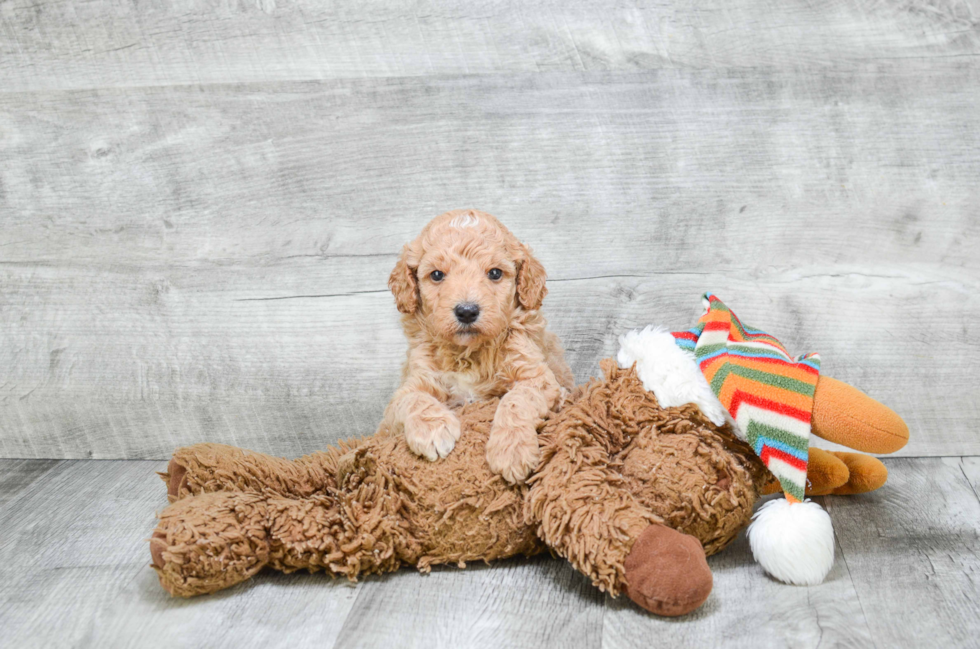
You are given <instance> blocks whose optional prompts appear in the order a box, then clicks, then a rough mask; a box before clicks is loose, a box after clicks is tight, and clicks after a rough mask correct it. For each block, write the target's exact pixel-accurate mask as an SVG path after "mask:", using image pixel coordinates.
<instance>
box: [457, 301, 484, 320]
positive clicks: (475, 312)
mask: <svg viewBox="0 0 980 649" xmlns="http://www.w3.org/2000/svg"><path fill="white" fill-rule="evenodd" d="M453 313H455V314H456V319H457V320H459V321H460V322H462V323H463V324H466V325H468V324H473V323H474V322H476V319H477V318H479V317H480V306H479V305H478V304H473V303H472V302H460V303H459V304H457V305H456V308H455V309H453Z"/></svg>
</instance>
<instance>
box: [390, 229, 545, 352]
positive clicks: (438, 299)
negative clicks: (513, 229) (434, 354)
mask: <svg viewBox="0 0 980 649" xmlns="http://www.w3.org/2000/svg"><path fill="white" fill-rule="evenodd" d="M545 278H546V275H545V272H544V267H543V266H542V265H541V264H540V262H538V260H537V259H535V258H534V256H533V255H532V254H531V250H530V248H528V247H527V246H525V245H524V244H523V243H521V242H520V241H518V240H517V238H516V237H515V236H514V235H513V234H511V233H510V231H509V230H508V229H507V228H505V227H504V226H503V225H501V223H500V222H499V221H497V219H496V218H494V217H493V216H490V215H489V214H486V213H484V212H480V211H477V210H454V211H452V212H446V213H445V214H442V215H440V216H437V217H436V218H435V219H433V220H432V222H431V223H429V224H428V225H427V226H425V228H424V229H423V230H422V233H421V234H420V235H419V237H418V238H417V239H415V241H412V242H411V243H409V244H407V245H406V246H405V248H404V250H403V251H402V256H401V258H400V259H399V260H398V263H397V264H395V269H394V270H393V271H392V272H391V277H390V278H389V279H388V286H389V288H391V292H392V293H393V294H394V295H395V303H396V304H397V306H398V310H399V311H401V312H402V313H405V314H408V315H412V316H414V317H415V318H416V320H417V321H418V322H419V324H420V326H421V327H422V328H423V329H424V330H425V331H427V332H428V334H429V335H430V336H432V337H434V338H438V339H441V340H443V341H446V342H450V343H454V344H456V345H460V346H464V347H472V346H476V345H479V344H480V343H482V342H486V341H488V340H492V339H494V338H496V337H497V336H498V335H500V333H501V332H503V331H504V329H506V328H507V324H508V323H509V322H510V321H511V320H512V318H514V316H515V315H516V314H517V313H518V311H519V310H524V311H533V310H535V309H538V308H540V306H541V301H542V300H543V299H544V296H545V294H546V293H547V292H548V290H547V288H546V287H545Z"/></svg>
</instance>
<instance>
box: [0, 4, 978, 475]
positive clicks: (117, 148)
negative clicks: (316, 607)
mask: <svg viewBox="0 0 980 649" xmlns="http://www.w3.org/2000/svg"><path fill="white" fill-rule="evenodd" d="M977 16H980V5H978V3H977V2H963V1H959V0H957V1H953V0H949V1H947V0H934V1H932V2H923V1H921V0H913V1H904V0H903V1H902V2H896V1H881V2H863V1H853V0H848V1H835V2H824V3H809V2H803V1H802V0H799V1H796V0H789V1H787V2H779V3H765V2H760V1H757V0H736V1H734V2H730V1H726V2H721V1H714V2H698V3H653V2H651V3H647V2H615V3H607V2H578V1H577V2H565V3H558V2H555V3H550V4H528V3H516V2H500V3H486V2H478V3H470V2H425V3H416V2H404V3H387V2H386V3H365V2H361V1H356V2H355V1H351V2H335V3H329V4H327V5H320V4H317V3H302V2H301V3H284V2H279V3H277V2H276V1H275V0H262V1H261V2H256V3H253V4H249V3H225V4H219V3H208V4H204V3H175V2H167V1H162V2H156V3H148V4H143V3H141V4H137V5H132V4H128V3H115V2H85V3H82V2H76V1H67V2H62V3H55V4H38V3H33V2H27V1H26V0H8V1H7V2H4V3H2V4H0V457H16V458H84V457H94V458H134V459H135V458H165V457H167V456H168V455H169V453H170V452H171V451H172V450H173V448H174V447H175V446H178V445H182V444H189V443H193V442H196V441H202V440H210V441H222V442H227V443H231V444H237V445H241V446H248V447H252V448H256V449H259V450H263V451H267V452H272V453H277V454H283V455H298V454H301V453H305V452H309V451H312V450H314V449H317V448H320V447H322V446H323V445H325V444H328V443H330V442H332V441H335V440H337V439H339V438H341V437H346V436H349V435H357V434H366V433H370V432H371V431H373V429H374V426H375V424H376V422H377V420H378V418H379V416H380V413H381V411H382V409H383V407H384V405H385V402H386V400H387V397H388V395H389V394H390V392H391V391H392V389H393V388H394V386H395V384H396V381H397V377H398V373H399V364H400V361H401V359H402V356H403V353H404V343H403V342H402V339H401V335H400V332H399V330H398V327H397V318H396V312H395V310H394V306H393V303H392V300H391V298H390V296H389V295H388V294H387V292H386V290H385V282H386V279H387V275H388V272H389V270H390V268H391V266H392V265H393V263H394V261H395V259H396V255H397V252H398V250H399V248H400V246H401V244H402V243H404V242H405V241H407V240H409V239H410V238H411V237H412V236H413V235H414V233H416V232H417V231H418V229H419V228H420V227H421V226H422V225H423V224H424V223H425V222H426V221H427V220H428V219H429V218H431V217H432V216H434V215H435V214H437V213H439V212H441V211H443V210H446V209H450V208H454V207H461V206H473V207H480V208H482V209H485V210H487V211H490V212H492V213H494V214H497V215H498V216H500V217H501V218H502V219H503V220H504V221H505V222H506V223H508V224H509V225H510V226H511V228H512V229H513V230H514V231H515V232H517V233H518V234H519V235H520V236H521V237H522V238H523V239H525V240H526V241H528V242H529V243H530V244H531V245H532V246H533V247H534V249H535V250H536V252H537V253H538V255H539V256H540V258H541V259H542V260H543V262H544V263H545V265H546V267H547V268H548V270H549V273H550V277H551V284H550V288H551V294H550V295H549V298H548V300H547V302H546V310H547V311H548V313H549V316H550V319H551V322H552V326H553V328H554V329H555V330H556V331H557V332H558V333H559V334H560V335H561V336H562V338H563V340H564V341H565V343H566V346H567V348H568V355H569V358H570V360H571V362H572V365H573V368H574V370H575V371H576V375H577V377H578V378H579V380H584V379H586V378H588V376H589V375H590V374H592V373H594V372H595V371H596V370H597V367H598V361H599V359H601V358H602V357H604V356H607V355H610V354H612V353H614V351H615V349H616V338H617V336H618V335H619V334H621V333H623V332H624V331H626V330H627V329H629V328H631V327H636V326H642V325H645V324H648V323H664V324H667V325H672V326H678V327H680V326H685V325H687V324H689V323H690V322H691V321H692V320H693V318H694V317H696V314H697V311H698V303H697V298H698V295H699V294H700V292H702V291H704V290H708V289H710V290H714V291H715V292H717V293H718V294H719V295H721V296H722V297H723V299H725V300H726V301H727V302H729V303H730V304H731V305H732V306H733V307H734V308H735V309H736V311H737V312H738V313H740V314H741V315H743V317H744V318H745V319H746V320H747V321H748V322H750V323H752V324H755V325H757V326H764V327H766V328H768V329H770V330H772V331H773V332H774V333H777V334H778V335H780V336H781V337H782V338H784V340H785V341H786V342H787V343H788V345H789V346H790V347H791V348H793V349H795V350H798V351H800V352H802V351H811V350H815V351H820V352H821V353H822V355H823V358H824V367H825V371H826V372H827V373H828V374H831V375H833V376H836V377H838V378H841V379H843V380H847V381H851V382H854V383H855V384H857V385H859V386H860V387H862V388H863V389H865V390H866V391H868V392H869V393H871V394H872V395H873V396H876V397H878V398H880V399H882V400H883V401H885V402H887V403H889V404H891V405H893V406H894V407H895V409H896V410H897V411H898V412H899V413H900V414H902V415H903V416H905V417H906V418H907V419H908V421H909V423H910V425H911V427H912V441H911V442H910V444H909V445H908V447H906V449H904V450H903V451H902V454H904V455H908V456H929V455H963V454H968V455H969V454H980V436H978V435H977V433H976V423H975V422H976V421H977V420H978V416H980V407H978V405H977V404H978V400H980V387H978V386H980V381H978V380H977V378H978V371H977V369H976V368H977V367H978V365H980V347H978V346H977V344H976V340H977V337H978V333H980V331H978V326H977V324H976V323H977V322H978V321H980V301H978V298H977V296H976V293H977V289H978V284H980V261H978V259H977V255H976V250H977V246H978V244H980V207H978V206H980V201H978V198H980V192H978V189H977V179H978V178H980V153H978V152H980V101H978V100H980V65H978V55H980V26H978V25H980V23H978V18H977Z"/></svg>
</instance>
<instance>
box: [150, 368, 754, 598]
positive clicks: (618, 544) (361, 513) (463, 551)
mask: <svg viewBox="0 0 980 649" xmlns="http://www.w3.org/2000/svg"><path fill="white" fill-rule="evenodd" d="M603 368H604V370H605V372H606V378H605V379H603V380H595V381H592V382H591V383H589V384H587V385H585V386H583V387H580V388H578V389H577V390H576V391H575V393H574V394H573V395H572V397H571V398H570V399H569V400H567V401H566V405H565V406H564V407H563V408H562V409H561V410H560V412H558V413H552V414H551V415H550V416H549V417H548V418H547V420H546V421H545V422H543V426H542V428H541V433H540V435H539V442H540V444H541V447H542V450H543V459H542V461H541V464H540V465H539V467H538V471H537V472H536V474H535V475H534V476H533V477H532V479H531V480H530V482H529V483H528V485H527V486H524V485H519V486H511V485H509V484H507V483H506V482H505V481H504V480H503V479H502V478H501V477H500V476H499V475H496V474H494V473H493V472H491V471H490V469H489V467H488V466H487V462H486V443H487V439H488V437H489V432H490V425H491V423H492V421H493V415H494V412H495V409H496V407H497V401H496V400H492V401H486V402H478V403H474V404H470V405H468V406H465V407H464V408H462V409H461V410H459V411H457V414H458V415H459V416H460V420H461V423H462V429H463V434H462V437H461V438H460V440H459V442H458V443H457V444H456V447H455V449H454V450H453V452H452V453H450V454H449V456H448V457H447V458H445V459H441V460H439V461H437V462H429V461H428V460H425V459H422V458H419V457H418V456H416V455H415V454H413V453H412V452H411V451H410V450H409V448H408V446H407V444H406V443H405V440H404V437H403V436H401V435H394V434H392V433H391V432H390V431H389V430H387V429H385V428H383V427H382V429H381V430H379V431H378V433H377V434H375V435H374V436H372V437H369V438H365V439H362V440H359V441H353V442H348V443H345V444H342V445H340V446H339V447H337V448H331V449H328V450H327V451H324V452H320V453H314V454H312V455H308V456H305V457H303V458H300V459H298V460H293V461H290V460H284V459H282V458H275V457H271V456H267V455H262V454H259V453H251V452H248V451H243V450H241V449H237V448H234V447H230V446H222V445H217V444H200V445H197V446H192V447H188V448H183V449H179V450H178V451H177V452H176V453H175V454H174V458H173V460H172V461H171V463H170V466H169V468H168V472H167V473H165V474H162V477H163V478H164V481H165V482H166V483H167V486H168V493H169V495H170V497H171V500H172V504H171V505H170V506H169V507H168V508H167V509H165V510H164V511H163V512H162V513H161V515H160V523H159V525H158V527H157V530H156V532H154V535H153V538H152V539H151V543H150V550H151V554H152V556H153V563H154V568H155V569H156V570H157V572H158V574H159V577H160V583H161V584H162V585H163V587H164V588H165V589H166V590H167V591H168V592H170V593H171V594H173V595H180V596H185V597H186V596H191V595H197V594H202V593H209V592H214V591H216V590H220V589H222V588H226V587H228V586H231V585H233V584H235V583H238V582H240V581H243V580H244V579H247V578H249V577H250V576H252V575H253V574H255V573H256V572H258V571H259V570H261V569H262V568H263V567H265V566H269V567H272V568H275V569H278V570H283V571H286V572H289V571H293V570H297V569H300V568H306V569H309V570H311V571H315V570H325V571H327V572H328V573H330V574H331V575H335V576H340V575H343V576H346V577H347V578H349V579H352V580H353V579H356V578H357V577H358V576H359V575H362V574H368V573H380V572H387V571H391V570H395V569H397V568H398V567H399V566H401V565H412V566H416V567H417V568H419V569H421V570H428V569H429V567H430V566H432V565H435V564H439V563H455V564H459V565H463V564H465V562H467V561H472V560H477V559H479V560H485V561H490V560H493V559H498V558H503V557H509V556H513V555H518V554H527V555H530V554H534V553H537V552H540V551H542V550H544V549H545V548H546V547H548V546H550V547H551V548H552V549H553V550H554V551H555V552H557V553H558V554H560V555H562V556H564V557H567V558H568V559H569V560H570V561H571V562H572V564H573V565H574V566H575V567H576V568H577V569H579V570H581V571H582V572H583V573H585V574H586V575H587V576H589V578H591V579H592V581H593V582H594V583H595V584H596V585H597V586H599V587H600V588H601V589H603V590H605V591H608V592H609V593H611V594H613V595H616V594H617V593H619V592H621V591H623V590H626V589H627V588H628V587H629V585H630V584H629V583H628V582H629V571H628V570H627V569H626V564H627V559H628V557H629V556H630V551H631V549H632V548H633V545H634V543H635V542H636V540H637V539H638V538H640V537H641V535H643V533H644V531H645V530H648V528H649V527H650V526H651V525H654V524H659V523H664V524H666V525H668V526H670V527H672V528H675V529H677V530H678V531H679V532H682V533H683V534H689V535H691V536H692V537H694V538H695V539H697V541H700V543H701V544H702V545H703V546H704V548H705V550H707V552H708V553H712V552H717V551H718V550H720V549H721V548H722V547H724V546H725V545H726V544H727V543H728V542H730V541H731V539H732V538H734V536H735V535H736V534H737V533H738V531H739V530H740V529H741V528H742V527H744V525H745V524H747V522H748V520H749V517H750V516H751V511H752V505H753V503H754V501H755V498H756V494H757V485H761V484H763V483H764V482H765V481H766V480H767V478H768V474H767V472H766V470H765V468H764V467H763V466H762V464H761V463H760V462H759V461H758V459H757V458H755V456H754V455H753V454H752V453H751V450H750V449H748V447H747V446H745V445H744V444H742V443H741V442H739V441H738V440H737V439H735V438H734V437H733V436H732V434H731V433H730V431H728V430H727V429H719V428H718V427H715V426H713V425H712V424H711V423H710V422H708V421H707V420H706V419H704V417H702V416H701V414H700V411H698V410H697V408H696V407H694V406H684V407H681V408H661V407H660V406H659V405H658V404H657V401H656V398H655V397H654V395H653V394H652V393H650V392H647V391H646V390H644V389H643V386H642V383H641V382H640V381H639V379H638V378H637V377H636V373H635V371H634V370H632V369H630V370H620V369H618V368H617V367H616V366H615V363H614V362H613V361H612V360H611V359H609V360H607V361H605V362H604V363H603ZM647 536H650V537H651V538H654V536H656V537H657V538H667V536H669V535H667V536H664V535H663V534H659V535H655V534H654V533H653V532H647ZM679 536H680V535H678V537H679ZM671 538H673V537H671ZM685 538H687V539H689V541H684V544H688V543H693V544H694V546H692V547H697V542H696V541H694V540H693V539H690V537H685ZM661 545H662V544H661ZM655 546H656V547H655ZM685 547H686V545H683V547H681V548H680V549H681V550H684V548H685ZM676 549H677V548H666V549H664V551H663V552H660V549H659V546H658V545H656V544H652V545H651V549H650V552H637V553H635V554H634V555H633V556H632V558H631V559H630V562H631V564H633V565H634V568H633V572H632V574H634V575H642V579H643V580H644V581H645V583H647V585H649V584H653V583H654V582H655V581H656V578H655V577H656V576H655V575H653V574H648V573H651V570H652V568H651V567H650V566H652V565H654V563H655V562H657V561H660V562H663V561H664V560H665V559H664V557H667V558H668V559H667V560H669V557H670V556H673V554H672V553H673V552H674V550H676ZM688 550H689V549H688ZM688 550H684V551H685V552H688ZM657 552H660V554H659V555H658V554H657ZM688 554H690V552H688ZM702 561H703V558H702ZM658 565H659V564H658ZM692 565H694V564H692ZM638 579H639V577H638ZM710 581H711V580H710V572H708V573H707V579H706V581H705V580H701V581H700V582H699V583H700V585H699V586H698V588H694V589H692V594H691V596H692V597H693V596H697V597H702V595H703V596H706V592H707V591H710ZM705 584H706V588H707V591H705ZM633 591H635V592H636V593H637V595H636V596H634V599H636V601H638V602H639V603H640V604H641V605H643V606H645V607H647V608H650V607H651V606H653V605H654V604H649V603H647V604H645V603H644V602H646V600H648V599H649V600H651V602H652V601H653V599H658V601H659V603H658V604H656V606H659V607H662V608H664V607H665V608H664V612H665V611H668V610H673V611H675V612H676V611H680V610H682V609H683V607H680V608H678V606H679V604H678V603H677V602H670V601H668V600H667V599H664V598H663V597H661V596H659V595H658V596H657V597H654V596H653V595H652V594H651V593H652V591H650V589H649V588H647V586H643V585H640V584H637V585H636V586H635V587H634V589H633ZM633 591H630V594H631V595H633ZM638 598H639V599H638ZM651 598H653V599H651ZM668 599H669V598H668ZM688 599H689V600H690V598H688ZM690 601H694V600H690ZM700 601H703V597H702V599H701V600H698V601H696V602H694V606H696V605H698V604H700ZM665 602H666V604H665ZM648 604H649V605H648ZM651 610H656V609H651ZM688 610H689V609H688Z"/></svg>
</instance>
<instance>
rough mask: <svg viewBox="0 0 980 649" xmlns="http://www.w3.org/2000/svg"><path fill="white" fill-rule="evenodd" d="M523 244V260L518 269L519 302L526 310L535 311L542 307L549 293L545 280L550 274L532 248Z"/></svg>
mask: <svg viewBox="0 0 980 649" xmlns="http://www.w3.org/2000/svg"><path fill="white" fill-rule="evenodd" d="M520 245H521V257H522V258H521V260H520V261H519V267H518V269H517V302H518V304H520V305H521V306H522V307H524V310H526V311H534V310H535V309H540V308H541V302H542V301H544V296H545V295H547V294H548V287H546V286H545V280H546V279H547V278H548V274H547V273H545V272H544V266H542V265H541V262H540V261H538V260H537V259H535V258H534V255H532V254H531V249H530V248H528V247H527V246H526V245H524V244H523V243H522V244H520Z"/></svg>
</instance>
